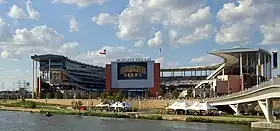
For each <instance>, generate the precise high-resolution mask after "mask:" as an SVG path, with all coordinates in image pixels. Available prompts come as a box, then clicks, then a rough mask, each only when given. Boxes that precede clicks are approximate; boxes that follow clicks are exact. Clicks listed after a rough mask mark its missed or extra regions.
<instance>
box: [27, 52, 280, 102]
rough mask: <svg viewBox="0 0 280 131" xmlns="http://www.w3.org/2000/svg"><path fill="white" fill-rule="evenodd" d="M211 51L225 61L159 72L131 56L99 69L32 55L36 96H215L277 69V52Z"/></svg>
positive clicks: (148, 61)
mask: <svg viewBox="0 0 280 131" xmlns="http://www.w3.org/2000/svg"><path fill="white" fill-rule="evenodd" d="M208 53H209V54H212V55H215V56H217V57H221V58H223V59H224V62H222V63H220V64H218V65H213V66H197V67H179V68H160V63H155V61H154V60H152V59H151V58H130V59H117V60H114V61H111V63H110V64H106V65H105V67H99V66H93V65H88V64H84V63H80V62H77V61H73V60H70V59H69V58H67V57H65V56H60V55H52V54H48V55H35V56H32V57H31V59H32V60H33V76H34V77H33V78H34V79H35V78H36V80H34V79H33V87H34V92H35V93H33V94H35V95H33V96H34V97H39V98H44V97H46V94H47V93H48V92H56V93H57V92H58V93H60V94H63V95H65V94H68V95H69V97H70V98H72V96H73V94H74V95H76V94H75V93H77V92H80V95H81V93H84V94H83V95H82V96H85V94H87V93H95V94H100V93H101V92H105V91H106V92H112V93H114V92H123V93H124V94H125V95H126V96H130V97H137V96H138V97H139V96H143V97H158V96H161V97H169V98H170V97H178V96H179V97H183V98H205V97H216V96H221V95H225V94H231V93H234V92H238V91H242V90H246V89H247V88H249V87H252V86H254V85H256V84H258V83H260V82H262V81H267V80H269V79H271V78H272V71H271V70H272V68H277V53H276V52H273V53H272V54H273V58H272V55H271V53H270V52H268V51H265V50H263V49H251V48H232V49H226V50H216V51H211V52H208ZM34 62H35V67H34ZM37 62H39V65H40V67H39V71H37ZM272 62H273V67H272ZM34 69H35V71H34ZM34 72H35V75H34ZM37 72H38V73H37ZM35 81H36V82H35ZM35 84H36V86H35ZM74 92H75V93H74ZM63 98H65V97H63Z"/></svg>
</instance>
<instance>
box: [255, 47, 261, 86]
mask: <svg viewBox="0 0 280 131" xmlns="http://www.w3.org/2000/svg"><path fill="white" fill-rule="evenodd" d="M259 66H261V52H260V51H258V52H257V72H256V74H257V85H258V84H259V76H261V71H260V72H259ZM260 68H261V67H260Z"/></svg>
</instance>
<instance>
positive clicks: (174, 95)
mask: <svg viewBox="0 0 280 131" xmlns="http://www.w3.org/2000/svg"><path fill="white" fill-rule="evenodd" d="M172 96H173V97H178V96H179V91H178V90H176V89H175V90H173V91H172Z"/></svg>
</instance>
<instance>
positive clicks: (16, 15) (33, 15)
mask: <svg viewBox="0 0 280 131" xmlns="http://www.w3.org/2000/svg"><path fill="white" fill-rule="evenodd" d="M25 4H26V10H27V13H26V12H25V11H24V10H23V9H22V8H20V7H18V6H17V5H15V4H13V5H12V6H11V7H10V8H9V11H8V13H7V14H8V16H9V17H11V18H13V19H17V20H20V19H21V20H23V19H32V20H39V19H40V13H39V12H38V11H36V10H35V9H34V8H33V7H32V3H31V1H30V0H27V2H26V3H25Z"/></svg>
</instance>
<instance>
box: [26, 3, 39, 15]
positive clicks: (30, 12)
mask: <svg viewBox="0 0 280 131" xmlns="http://www.w3.org/2000/svg"><path fill="white" fill-rule="evenodd" d="M26 10H27V13H28V15H29V17H30V19H33V20H39V19H40V13H39V12H38V11H36V10H35V9H34V8H33V7H32V3H31V1H30V0H27V2H26Z"/></svg>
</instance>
